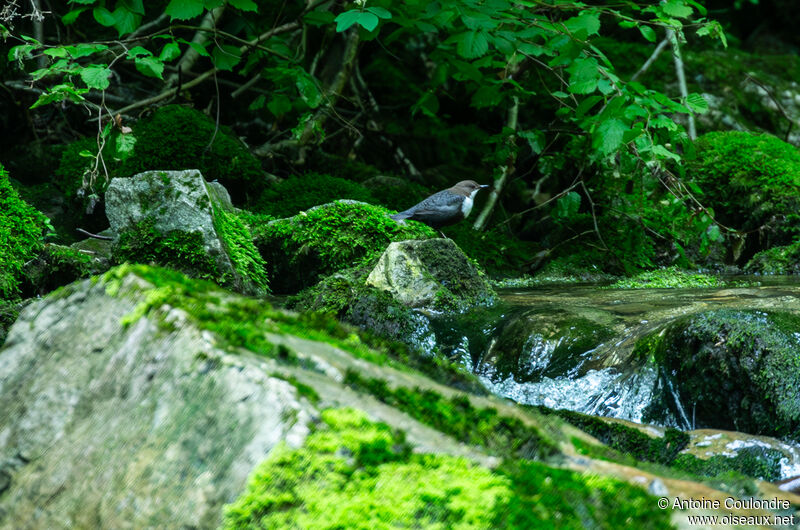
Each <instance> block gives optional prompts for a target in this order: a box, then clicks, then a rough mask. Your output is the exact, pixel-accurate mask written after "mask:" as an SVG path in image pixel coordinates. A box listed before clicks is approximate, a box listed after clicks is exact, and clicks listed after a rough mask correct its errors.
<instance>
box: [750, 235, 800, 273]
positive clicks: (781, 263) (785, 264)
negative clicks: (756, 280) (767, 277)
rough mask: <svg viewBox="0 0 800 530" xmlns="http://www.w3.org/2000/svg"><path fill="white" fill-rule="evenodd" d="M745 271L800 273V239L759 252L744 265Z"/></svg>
mask: <svg viewBox="0 0 800 530" xmlns="http://www.w3.org/2000/svg"><path fill="white" fill-rule="evenodd" d="M744 270H745V272H748V273H751V274H752V273H760V274H797V273H800V241H795V242H794V243H792V244H790V245H786V246H780V247H772V248H768V249H767V250H762V251H761V252H757V253H756V254H755V255H754V256H753V258H752V259H751V260H750V261H748V262H747V265H745V267H744Z"/></svg>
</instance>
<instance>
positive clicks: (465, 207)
mask: <svg viewBox="0 0 800 530" xmlns="http://www.w3.org/2000/svg"><path fill="white" fill-rule="evenodd" d="M479 191H480V188H478V189H477V190H472V193H470V194H469V197H467V198H466V199H464V202H462V203H461V213H462V214H464V217H467V216H469V212H471V211H472V199H474V198H475V194H476V193H478V192H479Z"/></svg>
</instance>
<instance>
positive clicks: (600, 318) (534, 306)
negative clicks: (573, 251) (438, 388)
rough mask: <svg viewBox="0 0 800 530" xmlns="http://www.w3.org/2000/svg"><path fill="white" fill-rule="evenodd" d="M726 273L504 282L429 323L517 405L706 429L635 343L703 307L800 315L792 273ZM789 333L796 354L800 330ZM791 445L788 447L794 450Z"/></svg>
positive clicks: (447, 350)
mask: <svg viewBox="0 0 800 530" xmlns="http://www.w3.org/2000/svg"><path fill="white" fill-rule="evenodd" d="M730 280H731V281H730V282H729V284H730V285H733V286H732V287H731V286H728V287H720V288H700V289H605V288H602V287H601V286H597V285H567V286H548V287H538V288H525V289H506V290H502V291H500V297H501V300H502V303H501V304H499V307H496V308H491V309H484V310H479V311H471V312H470V314H467V315H462V316H461V317H460V318H458V319H456V320H453V319H452V318H451V319H448V320H447V321H446V322H445V321H444V320H439V321H436V320H434V323H433V324H434V325H433V327H434V331H435V333H436V337H437V342H438V344H439V346H440V348H441V353H443V354H445V355H448V356H449V357H450V358H451V359H455V360H458V361H459V362H460V363H462V364H463V365H464V366H465V367H467V368H468V369H469V370H471V371H472V372H473V373H475V374H476V375H477V376H478V377H479V378H480V380H481V381H482V382H483V384H484V385H485V386H486V387H487V388H488V389H489V390H490V391H491V392H493V393H495V394H497V395H499V396H503V397H506V398H508V399H511V400H513V401H515V402H517V403H521V404H526V405H543V406H546V407H549V408H553V409H569V410H573V411H577V412H582V413H586V414H591V415H596V416H606V417H612V418H619V419H623V420H629V421H633V422H637V423H651V424H656V425H660V426H666V427H675V428H679V429H682V430H692V429H699V428H708V427H710V428H715V426H713V425H704V424H703V423H702V422H699V421H696V420H695V410H694V409H695V406H696V405H694V404H693V403H691V402H687V401H688V400H685V399H681V396H680V392H678V391H676V389H675V388H673V384H672V383H671V378H669V377H664V374H663V373H661V371H663V369H660V368H659V366H658V364H657V363H655V362H654V360H653V359H652V358H650V359H648V358H642V356H641V355H634V347H635V345H636V343H637V341H639V340H640V339H641V338H643V337H645V336H648V335H652V334H654V333H658V332H659V330H660V329H662V328H663V327H664V326H665V325H668V324H669V323H671V322H673V321H675V319H678V318H680V317H683V316H685V315H690V314H693V313H699V312H703V311H709V310H716V309H730V310H737V311H738V310H746V311H749V314H748V315H747V316H745V317H743V318H751V319H753V322H754V323H755V324H756V325H759V321H758V319H759V318H762V314H761V313H760V312H762V311H781V312H787V313H795V314H800V279H799V278H797V277H757V278H754V277H744V278H734V279H730ZM736 285H743V286H741V287H739V286H736ZM763 316H764V318H766V314H763ZM788 340H791V341H793V343H792V346H791V351H792V352H794V351H796V352H797V353H798V355H800V329H797V332H794V333H792V334H790V336H789V339H788ZM795 346H796V350H795ZM798 391H800V389H798ZM716 428H719V427H716ZM790 445H791V446H793V449H794V450H793V451H792V452H794V453H797V450H798V449H800V446H799V445H798V444H795V443H792V444H790ZM798 462H800V459H798ZM798 471H799V472H800V468H798ZM787 472H788V470H787Z"/></svg>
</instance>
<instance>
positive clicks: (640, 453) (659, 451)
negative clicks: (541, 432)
mask: <svg viewBox="0 0 800 530" xmlns="http://www.w3.org/2000/svg"><path fill="white" fill-rule="evenodd" d="M534 408H536V409H537V410H538V411H539V412H541V413H542V414H545V415H547V414H555V415H557V416H558V417H560V418H561V419H563V420H566V421H567V422H569V423H571V424H572V425H574V426H575V427H577V428H579V429H580V430H582V431H584V432H587V433H589V434H591V435H592V436H594V437H595V438H597V439H598V440H600V441H601V442H603V443H604V444H605V445H607V446H608V447H610V448H612V449H615V450H617V451H619V452H621V453H624V454H627V455H630V456H632V457H633V458H635V459H637V460H641V461H644V462H654V463H657V464H664V465H672V463H673V462H674V460H675V458H676V457H677V456H678V453H679V452H681V451H682V450H683V449H685V448H686V446H687V445H688V443H689V435H688V434H686V433H685V432H683V431H679V430H677V429H672V428H667V429H666V431H665V433H664V436H656V437H653V436H648V435H647V434H645V433H644V432H642V431H640V430H638V429H634V428H633V427H628V426H626V425H623V424H622V423H617V422H613V421H604V420H602V419H600V418H597V417H595V416H589V415H588V414H581V413H580V412H573V411H570V410H552V409H548V408H546V407H534Z"/></svg>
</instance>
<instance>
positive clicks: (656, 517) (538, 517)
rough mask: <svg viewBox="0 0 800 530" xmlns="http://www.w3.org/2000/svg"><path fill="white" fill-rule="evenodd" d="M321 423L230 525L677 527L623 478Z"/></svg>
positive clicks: (359, 421) (262, 475) (359, 424)
mask: <svg viewBox="0 0 800 530" xmlns="http://www.w3.org/2000/svg"><path fill="white" fill-rule="evenodd" d="M322 421H323V423H322V424H321V425H320V426H319V428H318V429H317V430H316V431H315V432H313V433H312V434H311V435H310V436H309V437H308V438H307V439H306V442H305V445H304V447H302V448H300V449H290V448H288V447H287V446H285V445H283V446H280V447H279V448H277V449H276V450H274V451H273V452H272V454H271V455H270V456H269V458H268V459H267V460H266V461H264V462H263V463H262V464H260V465H259V466H258V468H256V470H255V471H254V472H253V474H252V475H251V477H250V480H249V483H248V486H247V490H246V491H245V492H244V493H243V494H242V495H241V496H240V497H239V499H237V501H236V502H234V503H233V504H231V505H228V506H226V508H225V520H224V523H223V527H224V528H228V529H233V528H312V527H313V528H330V529H333V528H354V529H367V528H370V529H372V528H379V529H384V528H385V529H389V528H431V529H444V528H454V529H469V528H475V529H478V528H492V527H494V528H543V527H559V528H584V527H586V526H587V525H588V526H591V527H593V528H621V527H624V526H625V525H626V523H628V522H630V521H632V520H637V521H639V523H638V524H640V525H642V527H643V528H668V527H669V524H668V521H669V516H668V514H667V513H666V512H663V511H661V510H658V509H657V508H656V507H655V505H654V503H653V502H652V501H653V499H652V497H650V496H648V495H647V494H646V493H644V492H643V491H642V490H639V489H637V488H635V487H632V486H629V485H627V484H623V483H621V482H618V481H616V480H614V479H608V478H601V477H596V476H591V475H589V476H582V475H579V474H576V473H573V472H570V471H566V470H559V469H554V468H551V467H548V466H545V465H542V464H538V463H535V462H510V463H507V464H505V465H504V466H503V467H502V468H501V469H500V470H498V471H491V470H489V469H486V468H483V467H480V466H477V465H475V464H473V463H471V462H469V461H467V460H465V459H463V458H457V457H452V456H449V455H430V454H412V453H411V451H410V448H409V446H408V445H407V444H406V443H405V440H404V436H403V433H402V432H398V431H393V430H392V429H391V428H389V427H388V426H387V425H385V424H382V423H374V422H370V421H369V420H368V419H367V418H366V416H364V414H363V413H361V412H359V411H355V410H352V409H334V410H331V409H329V410H326V411H323V412H322ZM623 499H624V500H623Z"/></svg>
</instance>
